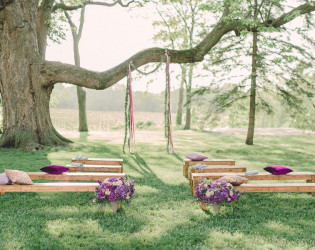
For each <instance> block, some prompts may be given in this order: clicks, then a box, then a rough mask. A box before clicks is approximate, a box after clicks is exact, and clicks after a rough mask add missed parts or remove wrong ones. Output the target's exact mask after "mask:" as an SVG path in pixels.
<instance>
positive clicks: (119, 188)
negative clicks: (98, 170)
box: [93, 177, 135, 210]
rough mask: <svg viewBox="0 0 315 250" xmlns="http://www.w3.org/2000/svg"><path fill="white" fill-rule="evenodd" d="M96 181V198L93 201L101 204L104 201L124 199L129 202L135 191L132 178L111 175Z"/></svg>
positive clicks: (104, 202) (103, 203)
mask: <svg viewBox="0 0 315 250" xmlns="http://www.w3.org/2000/svg"><path fill="white" fill-rule="evenodd" d="M97 182H98V184H99V186H98V187H97V188H95V196H96V198H95V199H94V200H93V202H98V203H100V204H101V205H105V204H106V201H108V202H110V203H111V204H112V202H120V201H122V200H126V201H127V202H128V203H129V202H130V199H131V198H132V196H133V194H134V192H135V188H134V185H133V184H134V180H133V179H125V178H124V177H120V178H118V179H117V178H115V177H111V178H107V179H105V180H104V181H103V182H102V181H100V180H98V181H97ZM113 210H114V209H113Z"/></svg>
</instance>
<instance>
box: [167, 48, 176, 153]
mask: <svg viewBox="0 0 315 250" xmlns="http://www.w3.org/2000/svg"><path fill="white" fill-rule="evenodd" d="M165 55H166V72H167V85H168V115H169V128H168V130H169V136H170V137H169V140H170V144H171V151H172V153H173V154H174V153H175V151H174V147H173V139H172V115H171V87H170V85H171V84H170V59H169V55H168V51H167V50H165Z"/></svg>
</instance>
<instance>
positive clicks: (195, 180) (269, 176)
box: [191, 172, 315, 196]
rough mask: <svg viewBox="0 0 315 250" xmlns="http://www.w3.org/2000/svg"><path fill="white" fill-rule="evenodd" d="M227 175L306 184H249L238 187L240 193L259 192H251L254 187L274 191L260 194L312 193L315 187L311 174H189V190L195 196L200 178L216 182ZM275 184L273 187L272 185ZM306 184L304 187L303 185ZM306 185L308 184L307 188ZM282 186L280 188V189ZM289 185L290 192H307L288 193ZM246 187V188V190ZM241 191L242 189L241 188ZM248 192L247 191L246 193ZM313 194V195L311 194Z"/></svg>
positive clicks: (314, 180)
mask: <svg viewBox="0 0 315 250" xmlns="http://www.w3.org/2000/svg"><path fill="white" fill-rule="evenodd" d="M228 175H239V176H242V177H245V178H247V179H249V180H254V181H259V180H306V182H307V183H263V184H261V183H251V184H247V183H246V184H242V185H240V186H235V188H237V189H238V187H241V186H242V187H243V189H245V191H243V190H242V191H241V190H240V189H238V190H240V191H241V192H259V191H252V190H253V189H254V187H255V186H256V187H257V190H268V187H270V188H271V190H272V189H274V191H262V192H312V193H313V192H314V191H311V190H312V189H313V184H314V185H315V173H312V172H291V173H288V174H286V175H273V174H270V173H268V172H262V173H258V174H257V175H251V176H245V173H193V174H191V189H192V193H193V195H194V196H195V195H196V187H197V186H198V183H199V182H200V181H201V180H202V178H206V179H211V180H216V179H219V178H221V177H222V176H228ZM274 184H275V185H274ZM304 184H306V185H304ZM307 184H310V186H308V185H307ZM281 185H282V187H281ZM288 185H289V186H288ZM290 185H292V190H299V188H298V187H299V186H300V187H301V188H302V189H303V188H306V189H308V190H309V191H290V190H291V189H290ZM246 187H248V188H246ZM241 189H242V188H241ZM282 189H284V190H287V191H276V190H282ZM247 190H248V191H247ZM313 194H314V193H313Z"/></svg>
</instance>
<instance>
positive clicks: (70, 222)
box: [0, 131, 315, 249]
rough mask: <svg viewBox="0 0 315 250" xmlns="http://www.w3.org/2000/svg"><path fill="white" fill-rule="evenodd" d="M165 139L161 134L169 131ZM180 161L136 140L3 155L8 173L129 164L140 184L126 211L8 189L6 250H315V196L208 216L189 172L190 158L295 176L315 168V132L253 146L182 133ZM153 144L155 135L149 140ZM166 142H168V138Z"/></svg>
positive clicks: (252, 202) (0, 234) (259, 197)
mask: <svg viewBox="0 0 315 250" xmlns="http://www.w3.org/2000/svg"><path fill="white" fill-rule="evenodd" d="M161 134H162V133H161ZM174 137H175V150H176V155H172V154H167V153H166V151H165V144H163V143H162V144H161V143H155V142H154V140H155V139H154V138H153V137H152V142H151V143H149V142H148V143H137V151H138V154H136V155H130V154H123V153H122V150H121V149H122V147H121V145H120V144H117V143H115V144H114V143H113V142H110V141H106V140H95V141H87V142H79V140H75V143H74V144H73V145H72V146H70V147H69V148H60V149H55V148H52V149H46V150H44V151H40V152H30V153H25V152H21V151H17V150H14V149H1V150H0V172H3V169H5V168H10V169H20V170H25V171H38V169H39V168H40V167H43V166H45V165H48V164H59V165H65V164H67V163H69V162H70V159H71V158H72V157H74V156H75V155H76V154H78V153H81V154H82V155H84V156H88V157H108V158H123V159H124V172H125V173H126V174H127V175H128V176H130V177H132V178H133V179H135V181H136V183H135V188H136V192H135V196H134V199H133V201H132V204H133V205H134V206H133V207H132V208H128V205H126V204H123V206H122V210H121V211H120V212H119V213H118V214H113V213H112V212H111V208H110V206H106V207H105V209H104V211H100V210H99V207H98V206H97V205H96V204H94V203H93V202H92V200H93V198H94V196H93V193H7V194H6V195H5V196H3V197H0V242H1V247H0V248H1V249H19V248H22V249H39V248H43V249H80V248H82V249H135V248H138V249H142V248H145V249H194V248H198V249H312V248H315V236H314V228H315V209H314V208H315V197H312V196H311V195H310V194H308V193H260V194H249V193H247V194H244V195H243V196H242V197H241V198H240V199H239V200H238V201H237V202H235V203H233V204H227V205H224V207H223V208H222V209H221V211H220V213H221V215H220V216H214V213H213V211H212V209H211V207H210V206H208V210H207V211H206V212H203V211H202V210H201V209H200V208H199V206H198V205H197V203H196V202H195V198H194V197H193V196H192V194H191V189H190V186H189V183H188V180H187V179H185V178H184V177H183V174H182V159H183V156H184V155H185V154H187V153H190V152H196V151H197V152H201V153H203V154H205V155H207V156H209V158H233V159H235V160H236V164H237V165H244V166H246V167H247V168H248V170H260V171H262V168H263V167H266V166H268V165H269V164H274V165H278V164H279V165H285V166H288V167H291V168H293V169H294V170H295V171H314V170H315V162H314V159H315V151H314V148H315V136H314V135H305V136H281V137H280V136H260V137H256V138H255V145H254V146H246V145H244V137H242V136H233V135H223V134H215V133H201V132H191V131H190V132H189V133H184V132H182V131H175V136H174ZM149 139H150V138H149ZM161 139H162V140H163V138H161Z"/></svg>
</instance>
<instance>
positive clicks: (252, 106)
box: [245, 32, 258, 145]
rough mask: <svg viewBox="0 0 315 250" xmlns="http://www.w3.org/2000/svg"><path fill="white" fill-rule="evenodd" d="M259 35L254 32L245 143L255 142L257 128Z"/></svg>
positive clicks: (251, 143)
mask: <svg viewBox="0 0 315 250" xmlns="http://www.w3.org/2000/svg"><path fill="white" fill-rule="evenodd" d="M257 37H258V33H257V32H253V53H252V74H251V86H250V101H249V119H248V130H247V138H246V141H245V143H246V144H247V145H253V144H254V129H255V113H256V79H257V61H256V57H257Z"/></svg>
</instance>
